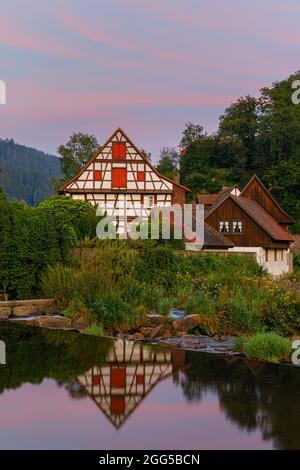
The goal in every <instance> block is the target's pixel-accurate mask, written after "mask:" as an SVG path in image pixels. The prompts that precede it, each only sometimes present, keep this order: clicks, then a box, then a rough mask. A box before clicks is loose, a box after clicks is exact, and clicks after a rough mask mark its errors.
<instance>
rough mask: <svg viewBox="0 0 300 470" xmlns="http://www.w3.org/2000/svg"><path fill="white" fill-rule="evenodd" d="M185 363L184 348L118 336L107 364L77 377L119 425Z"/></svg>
mask: <svg viewBox="0 0 300 470" xmlns="http://www.w3.org/2000/svg"><path fill="white" fill-rule="evenodd" d="M184 366H185V352H184V351H182V350H171V351H170V350H167V349H155V348H147V346H144V345H142V344H141V343H134V342H132V341H123V340H117V341H114V344H113V346H112V347H111V349H110V351H109V353H108V355H107V358H106V362H105V364H102V365H99V366H94V367H92V369H90V370H89V371H87V372H86V373H85V374H83V375H81V376H79V377H77V380H78V382H79V383H80V384H81V386H83V387H84V389H85V390H86V392H87V393H88V394H89V395H90V397H91V398H92V399H93V400H94V402H95V403H96V404H97V406H98V407H99V408H100V409H101V410H102V411H103V413H104V414H105V415H106V416H107V418H108V419H109V420H110V421H111V423H112V424H113V425H114V426H115V427H116V428H120V427H121V426H122V424H123V423H124V421H125V420H126V418H128V416H129V415H130V414H131V413H132V412H133V411H134V410H135V409H136V407H137V406H138V405H139V403H141V401H142V400H143V399H144V398H145V397H146V395H147V394H148V393H149V392H150V391H151V390H152V389H153V387H155V385H156V384H157V383H158V382H159V381H161V380H163V379H165V378H166V377H169V376H171V375H173V376H174V377H176V376H178V374H179V371H180V370H183V369H184Z"/></svg>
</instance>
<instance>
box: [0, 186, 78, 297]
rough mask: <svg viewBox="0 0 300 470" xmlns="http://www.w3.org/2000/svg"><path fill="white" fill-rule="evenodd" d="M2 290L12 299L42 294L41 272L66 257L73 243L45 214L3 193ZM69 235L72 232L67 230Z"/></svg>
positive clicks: (0, 203) (0, 230)
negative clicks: (62, 237) (62, 242)
mask: <svg viewBox="0 0 300 470" xmlns="http://www.w3.org/2000/svg"><path fill="white" fill-rule="evenodd" d="M0 220H1V224H0V292H1V291H2V292H6V293H8V294H9V297H10V298H11V299H26V298H30V297H35V296H37V295H38V294H39V291H40V286H41V279H42V276H43V274H44V272H45V270H46V268H47V266H49V265H53V264H55V263H58V262H60V261H65V250H68V249H69V248H70V246H71V244H72V241H71V239H70V236H68V237H65V239H64V246H63V247H62V245H61V242H60V235H59V233H58V232H57V231H56V228H55V227H54V226H53V225H52V223H51V221H50V220H49V219H48V217H47V216H46V214H43V213H40V212H37V211H36V209H33V208H32V207H29V206H27V205H26V204H24V203H20V202H9V201H7V200H6V199H5V197H4V196H3V194H0ZM68 235H69V234H68Z"/></svg>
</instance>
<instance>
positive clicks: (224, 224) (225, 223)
mask: <svg viewBox="0 0 300 470" xmlns="http://www.w3.org/2000/svg"><path fill="white" fill-rule="evenodd" d="M219 230H220V232H222V233H229V220H220V225H219Z"/></svg>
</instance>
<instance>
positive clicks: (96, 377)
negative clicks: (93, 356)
mask: <svg viewBox="0 0 300 470" xmlns="http://www.w3.org/2000/svg"><path fill="white" fill-rule="evenodd" d="M92 383H93V385H100V375H93V378H92Z"/></svg>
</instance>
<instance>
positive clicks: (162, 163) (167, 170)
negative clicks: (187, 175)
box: [156, 147, 180, 179]
mask: <svg viewBox="0 0 300 470" xmlns="http://www.w3.org/2000/svg"><path fill="white" fill-rule="evenodd" d="M179 163H180V154H179V152H178V151H177V150H176V148H175V147H164V148H163V149H162V151H161V152H160V158H159V162H158V164H157V166H156V168H157V170H158V171H159V172H160V173H161V174H162V175H164V176H166V177H167V178H171V179H172V178H174V177H175V176H176V174H177V173H178V171H179Z"/></svg>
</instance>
